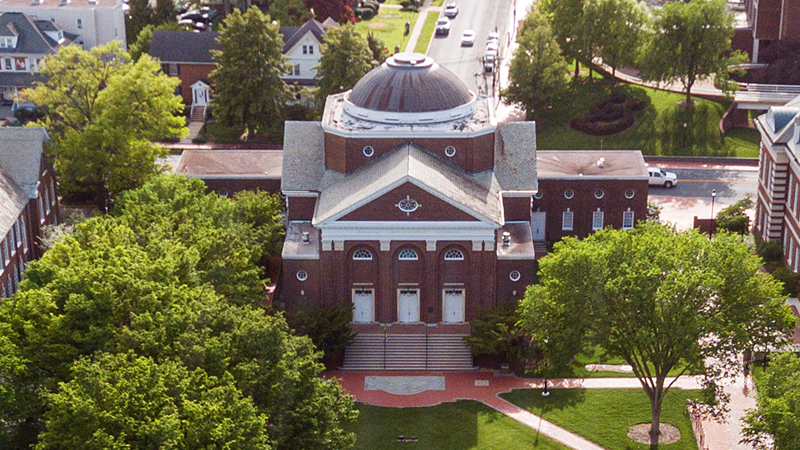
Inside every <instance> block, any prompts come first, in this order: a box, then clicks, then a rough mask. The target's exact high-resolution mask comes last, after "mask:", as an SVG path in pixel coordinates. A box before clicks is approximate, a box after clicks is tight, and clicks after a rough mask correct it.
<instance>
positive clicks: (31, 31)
mask: <svg viewBox="0 0 800 450" xmlns="http://www.w3.org/2000/svg"><path fill="white" fill-rule="evenodd" d="M46 22H48V23H50V22H49V21H46ZM40 26H44V25H39V24H37V23H34V21H33V20H31V18H30V17H29V16H28V15H27V14H23V13H19V12H6V13H2V14H0V30H3V32H4V33H3V35H5V36H13V35H14V33H13V32H10V31H12V29H13V31H16V35H17V36H19V37H18V38H17V46H16V47H14V48H4V49H3V53H33V54H50V53H55V52H56V49H57V48H58V47H59V44H58V42H56V41H54V40H53V39H51V38H50V37H49V36H47V35H46V34H44V33H43V32H42V31H40ZM54 28H55V27H54ZM7 31H9V32H10V33H6V32H7Z"/></svg>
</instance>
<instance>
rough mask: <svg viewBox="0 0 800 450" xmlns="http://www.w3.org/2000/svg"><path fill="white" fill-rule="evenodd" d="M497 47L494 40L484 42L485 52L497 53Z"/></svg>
mask: <svg viewBox="0 0 800 450" xmlns="http://www.w3.org/2000/svg"><path fill="white" fill-rule="evenodd" d="M499 49H500V47H499V46H498V45H497V43H496V42H492V41H489V42H487V43H486V52H487V53H489V52H494V53H495V54H497V51H498V50H499Z"/></svg>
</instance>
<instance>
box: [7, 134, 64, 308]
mask: <svg viewBox="0 0 800 450" xmlns="http://www.w3.org/2000/svg"><path fill="white" fill-rule="evenodd" d="M47 139H48V137H47V133H46V132H45V131H44V128H35V127H3V128H0V236H3V238H2V241H0V296H2V297H8V296H10V295H11V294H13V293H14V292H16V291H17V288H18V286H19V281H20V280H21V279H22V270H23V269H24V268H25V264H26V263H27V262H28V261H30V260H32V259H38V258H39V257H40V256H41V253H42V251H41V248H40V247H39V239H40V238H41V236H42V228H43V227H44V226H45V225H50V224H56V223H58V194H57V192H56V180H55V175H54V173H53V167H52V165H50V164H49V163H48V162H47V160H46V158H45V157H44V149H43V145H44V142H45V141H46V140H47Z"/></svg>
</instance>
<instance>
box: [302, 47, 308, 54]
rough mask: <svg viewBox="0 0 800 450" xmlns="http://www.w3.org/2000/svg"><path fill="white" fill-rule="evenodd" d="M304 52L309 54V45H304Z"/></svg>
mask: <svg viewBox="0 0 800 450" xmlns="http://www.w3.org/2000/svg"><path fill="white" fill-rule="evenodd" d="M303 54H304V55H307V54H308V46H307V45H304V46H303Z"/></svg>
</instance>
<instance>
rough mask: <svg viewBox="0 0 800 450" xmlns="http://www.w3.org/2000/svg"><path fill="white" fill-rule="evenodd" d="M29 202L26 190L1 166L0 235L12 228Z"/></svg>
mask: <svg viewBox="0 0 800 450" xmlns="http://www.w3.org/2000/svg"><path fill="white" fill-rule="evenodd" d="M27 203H28V197H27V196H26V195H25V192H24V190H23V189H22V188H21V187H19V186H18V185H17V184H16V183H14V180H13V179H12V178H11V176H9V174H8V173H6V171H5V169H4V168H2V167H0V236H5V235H6V234H7V233H8V232H9V230H11V227H12V226H14V221H16V220H17V218H18V217H19V215H20V214H22V211H23V210H24V209H25V205H26V204H27Z"/></svg>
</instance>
